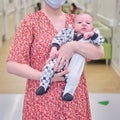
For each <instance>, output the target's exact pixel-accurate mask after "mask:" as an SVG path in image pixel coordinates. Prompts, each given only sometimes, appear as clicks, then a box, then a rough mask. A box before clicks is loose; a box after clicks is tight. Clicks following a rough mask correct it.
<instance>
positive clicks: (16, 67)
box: [7, 61, 41, 80]
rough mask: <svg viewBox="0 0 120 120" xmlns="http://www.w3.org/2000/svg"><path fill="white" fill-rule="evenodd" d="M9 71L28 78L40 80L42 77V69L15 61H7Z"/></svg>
mask: <svg viewBox="0 0 120 120" xmlns="http://www.w3.org/2000/svg"><path fill="white" fill-rule="evenodd" d="M7 71H8V72H9V73H11V74H15V75H17V76H20V77H24V78H27V79H33V80H39V79H40V77H41V72H40V71H38V70H35V69H33V68H32V67H30V66H29V65H27V64H20V63H17V62H13V61H8V62H7Z"/></svg>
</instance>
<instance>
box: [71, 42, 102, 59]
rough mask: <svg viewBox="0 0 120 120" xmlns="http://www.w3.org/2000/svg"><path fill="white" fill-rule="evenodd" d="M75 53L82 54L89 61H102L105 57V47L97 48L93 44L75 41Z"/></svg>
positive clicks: (73, 46)
mask: <svg viewBox="0 0 120 120" xmlns="http://www.w3.org/2000/svg"><path fill="white" fill-rule="evenodd" d="M71 45H72V48H73V49H74V52H76V53H78V54H81V55H83V56H85V57H86V58H89V59H93V60H95V59H100V58H103V57H104V48H103V46H96V45H93V44H91V43H83V42H76V41H74V42H73V43H72V44H71Z"/></svg>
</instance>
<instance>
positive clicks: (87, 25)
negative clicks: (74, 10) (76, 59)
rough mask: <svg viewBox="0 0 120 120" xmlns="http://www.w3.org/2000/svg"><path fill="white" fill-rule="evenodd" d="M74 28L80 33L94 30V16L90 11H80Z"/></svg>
mask: <svg viewBox="0 0 120 120" xmlns="http://www.w3.org/2000/svg"><path fill="white" fill-rule="evenodd" d="M74 28H75V31H77V32H78V33H79V34H84V33H86V32H91V31H93V29H94V26H93V18H92V16H91V15H89V14H88V13H80V14H79V15H77V16H76V18H75V24H74Z"/></svg>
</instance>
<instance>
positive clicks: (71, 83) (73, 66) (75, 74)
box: [62, 54, 85, 101]
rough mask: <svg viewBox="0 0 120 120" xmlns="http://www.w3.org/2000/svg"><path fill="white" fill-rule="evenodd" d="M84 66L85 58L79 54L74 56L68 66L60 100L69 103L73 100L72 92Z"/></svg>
mask: <svg viewBox="0 0 120 120" xmlns="http://www.w3.org/2000/svg"><path fill="white" fill-rule="evenodd" d="M84 65H85V58H84V57H83V56H81V55H79V54H74V55H73V56H72V58H71V61H70V64H69V67H68V69H69V73H68V74H67V75H66V76H67V83H66V86H65V88H64V91H63V95H62V99H63V100H65V101H70V100H72V99H73V95H74V92H75V90H76V88H77V86H78V84H79V80H80V77H81V74H82V72H83V69H84Z"/></svg>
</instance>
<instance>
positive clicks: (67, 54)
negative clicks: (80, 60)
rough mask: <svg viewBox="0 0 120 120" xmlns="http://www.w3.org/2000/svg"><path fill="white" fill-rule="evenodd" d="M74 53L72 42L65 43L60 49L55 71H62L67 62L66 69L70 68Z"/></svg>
mask: <svg viewBox="0 0 120 120" xmlns="http://www.w3.org/2000/svg"><path fill="white" fill-rule="evenodd" d="M73 53H74V49H73V46H72V42H68V43H66V44H64V45H63V46H62V47H61V48H60V49H59V51H58V58H57V62H56V65H55V68H54V69H55V71H58V72H59V71H60V70H61V68H62V66H63V65H64V64H65V69H67V68H68V65H69V61H70V59H71V57H72V55H73Z"/></svg>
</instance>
